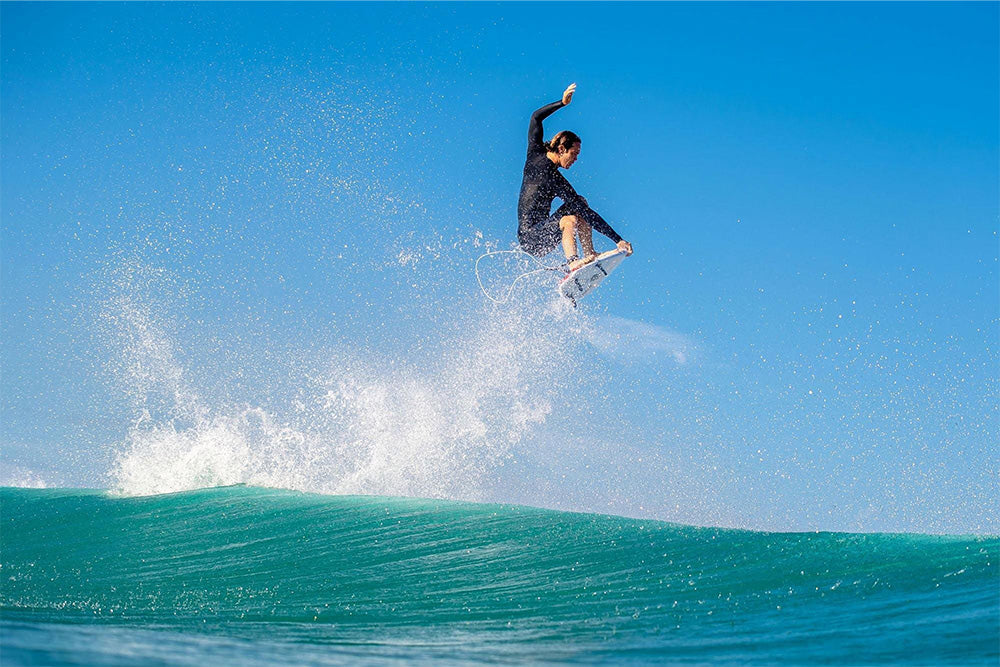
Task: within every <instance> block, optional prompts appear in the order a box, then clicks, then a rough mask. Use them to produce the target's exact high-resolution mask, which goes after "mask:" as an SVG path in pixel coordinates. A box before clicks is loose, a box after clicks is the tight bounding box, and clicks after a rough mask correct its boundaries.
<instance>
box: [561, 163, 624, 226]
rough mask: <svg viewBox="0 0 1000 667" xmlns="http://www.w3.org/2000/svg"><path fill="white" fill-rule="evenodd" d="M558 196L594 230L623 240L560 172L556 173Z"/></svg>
mask: <svg viewBox="0 0 1000 667" xmlns="http://www.w3.org/2000/svg"><path fill="white" fill-rule="evenodd" d="M556 181H557V183H556V196H557V197H559V198H560V199H562V200H563V201H564V202H566V204H567V205H568V206H569V208H570V210H573V211H578V212H579V215H580V216H581V217H582V218H583V219H584V220H586V221H587V223H588V224H589V225H590V226H591V227H593V228H594V231H597V232H600V233H601V234H604V235H605V236H607V237H608V238H609V239H611V240H612V241H614V242H615V243H618V242H619V241H621V240H622V237H621V236H620V235H619V234H618V232H616V231H615V230H614V229H612V228H611V225H609V224H608V222H607V220H605V219H604V218H602V217H601V216H600V214H599V213H598V212H597V211H595V210H594V209H592V208H590V206H588V205H587V202H585V201H584V200H583V197H581V196H580V195H579V194H577V192H576V190H575V189H574V188H573V186H572V185H570V182H569V181H567V180H566V177H565V176H563V175H562V174H560V173H556Z"/></svg>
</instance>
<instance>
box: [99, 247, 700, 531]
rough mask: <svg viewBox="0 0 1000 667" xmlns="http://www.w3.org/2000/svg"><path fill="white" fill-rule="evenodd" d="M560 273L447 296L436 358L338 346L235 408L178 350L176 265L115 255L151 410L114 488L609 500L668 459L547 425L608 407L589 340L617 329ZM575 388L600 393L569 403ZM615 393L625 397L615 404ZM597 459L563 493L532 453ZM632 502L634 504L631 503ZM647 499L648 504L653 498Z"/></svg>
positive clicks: (121, 308)
mask: <svg viewBox="0 0 1000 667" xmlns="http://www.w3.org/2000/svg"><path fill="white" fill-rule="evenodd" d="M549 282H551V280H549V281H546V280H545V279H544V278H542V279H540V280H539V281H536V282H535V283H531V284H529V285H527V286H526V287H525V288H524V289H523V291H521V292H520V293H519V298H518V299H517V301H516V302H513V303H512V304H510V305H507V306H504V307H494V306H492V305H490V304H488V303H486V302H485V300H483V299H481V297H479V295H476V294H473V295H472V296H471V297H470V298H468V299H466V300H465V301H463V302H457V303H453V304H447V303H443V304H440V307H441V308H442V310H444V309H446V308H447V312H448V315H449V318H450V319H451V325H450V326H449V327H448V328H447V329H443V331H441V332H440V337H439V338H437V339H436V340H435V339H433V337H432V338H431V340H430V341H429V342H428V341H424V344H427V345H431V346H433V351H431V353H429V354H422V355H421V354H419V353H414V352H412V351H411V350H408V349H407V348H406V346H405V344H401V345H400V347H399V349H398V350H397V351H396V353H395V355H394V356H389V357H387V356H384V355H381V354H379V353H376V352H372V351H366V350H365V349H363V348H355V349H352V350H343V349H342V350H337V351H325V352H323V353H320V354H316V355H312V357H311V358H310V362H309V363H307V364H306V365H305V368H304V370H296V369H295V368H294V365H293V364H289V365H287V366H284V367H281V366H275V367H273V368H268V370H267V372H269V373H286V374H295V375H294V377H291V378H290V380H291V381H290V382H289V383H286V384H285V386H286V387H287V386H290V387H294V389H292V390H285V392H284V393H283V394H282V395H280V396H278V397H277V398H275V397H273V396H266V395H260V396H258V400H257V401H256V402H253V403H243V404H234V403H232V402H230V401H226V400H219V399H209V398H206V396H208V395H211V394H213V393H214V392H213V391H212V390H211V388H204V387H197V388H196V387H195V383H194V381H192V379H191V377H190V376H191V373H190V372H189V371H188V369H186V368H185V367H184V366H183V365H182V363H181V361H180V360H179V355H178V353H177V349H176V348H177V345H176V343H175V342H174V340H173V338H172V337H171V335H170V334H169V333H168V331H167V328H166V324H164V322H166V321H169V320H170V319H172V318H173V316H175V315H176V313H164V312H162V309H167V308H180V309H181V310H183V304H179V303H177V299H176V297H174V298H173V301H174V303H173V304H172V305H168V304H167V303H165V301H166V300H164V299H160V300H158V299H157V298H156V297H155V296H154V294H156V293H158V292H159V291H160V288H169V287H170V286H171V285H173V281H172V280H170V278H169V276H165V275H164V274H163V272H162V271H158V270H153V269H150V268H149V267H147V266H144V265H141V264H137V263H134V262H128V263H125V264H123V265H119V266H116V267H114V268H113V269H112V271H111V272H110V275H109V283H110V284H112V285H114V289H113V290H111V294H110V298H109V299H108V300H107V302H106V303H105V304H104V308H105V311H104V322H105V323H107V324H109V325H110V327H109V328H108V329H107V331H106V333H107V334H108V335H109V336H110V338H111V340H113V341H114V342H115V345H116V346H117V348H118V352H119V353H118V354H116V355H114V356H113V358H114V364H113V367H114V370H115V373H116V375H117V377H118V380H119V382H120V386H121V388H122V389H123V390H125V391H126V393H127V394H128V396H129V397H130V403H131V404H132V405H133V406H134V408H135V410H136V411H137V413H136V414H137V416H136V420H135V422H134V423H133V425H132V426H131V427H130V428H129V430H128V434H127V437H126V439H125V441H124V442H123V443H122V444H121V445H120V446H119V448H118V452H117V455H116V458H115V462H114V465H113V468H112V470H111V472H110V478H111V484H112V487H113V488H114V489H115V490H117V491H119V492H121V493H124V494H128V495H146V494H157V493H168V492H175V491H182V490H189V489H195V488H200V487H208V486H220V485H231V484H237V483H244V484H251V485H258V486H270V487H280V488H288V489H296V490H302V491H312V492H319V493H332V494H373V495H401V496H423V497H437V498H453V499H470V500H513V499H516V500H519V501H523V502H529V503H530V502H534V503H535V504H548V505H568V506H569V507H571V508H572V507H577V508H581V507H588V506H589V507H590V508H591V509H596V508H604V509H606V506H607V503H608V502H609V500H613V499H614V498H615V497H619V498H620V497H621V496H622V495H630V491H629V490H628V489H627V488H623V485H624V486H627V484H628V481H627V480H626V477H627V476H628V475H627V473H628V468H629V467H633V468H635V471H637V472H642V471H643V469H644V468H645V466H647V465H648V463H649V462H650V461H653V460H655V459H656V458H657V457H656V454H655V452H647V453H646V455H645V459H643V455H642V454H638V455H637V456H636V457H634V458H631V459H630V458H629V457H627V456H623V455H622V454H623V448H622V447H621V446H620V445H617V444H616V445H615V446H614V447H609V446H607V445H605V447H607V449H604V451H601V450H602V447H601V446H600V445H598V446H596V447H595V446H594V444H593V443H590V444H588V443H586V442H572V443H570V445H569V446H567V445H566V443H564V442H563V441H565V440H572V439H573V438H572V431H570V432H568V433H564V435H563V437H562V438H559V437H558V436H557V437H556V438H554V439H553V438H552V437H551V435H550V434H547V433H544V431H542V429H544V427H545V425H546V421H547V420H549V419H550V417H551V416H552V413H553V412H554V411H556V412H561V413H568V414H572V415H574V416H578V415H579V413H580V412H587V413H589V414H591V415H593V414H594V404H591V403H590V402H589V395H590V394H591V392H592V388H593V387H594V386H603V385H602V382H603V381H602V374H601V373H600V372H599V369H598V368H595V367H593V366H592V365H589V364H587V363H584V362H585V361H586V360H587V358H588V354H582V353H581V350H584V351H585V349H586V347H587V342H588V341H593V339H594V337H595V335H596V334H595V332H597V331H599V330H600V329H601V327H602V326H606V323H602V322H601V321H600V320H599V319H595V318H593V317H590V316H588V315H586V314H584V313H583V312H581V311H574V310H572V309H571V308H570V307H569V305H568V303H567V302H565V301H561V300H559V299H558V297H557V296H556V295H555V291H554V289H552V287H551V285H550V284H549ZM167 291H170V289H167ZM158 315H159V317H158ZM161 320H162V321H161ZM643 333H645V331H644V332H643ZM300 368H301V367H300ZM202 375H203V376H204V375H205V374H204V373H203V374H202ZM209 375H210V374H209ZM605 388H606V387H605ZM289 394H290V395H289ZM574 397H580V398H582V399H584V400H585V401H587V403H585V404H583V405H577V406H575V407H572V408H568V407H567V406H568V405H571V404H572V403H573V399H574ZM605 403H606V407H607V408H608V409H613V408H614V403H615V401H611V402H605ZM587 406H589V407H587ZM612 417H613V416H612V415H611V414H598V415H596V419H599V420H611V419H612ZM591 418H592V419H594V418H595V417H591ZM564 421H565V420H564V419H560V420H557V422H558V423H559V424H562V423H564ZM559 427H560V428H561V426H559ZM540 431H541V432H540ZM525 450H528V452H527V453H526V451H525ZM539 450H541V451H539ZM583 450H587V451H583ZM624 451H625V452H627V448H625V450H624ZM587 456H590V457H592V458H593V457H601V458H603V459H604V460H602V461H601V463H600V465H595V466H594V469H593V470H592V472H591V473H590V475H589V478H587V477H584V478H577V479H576V480H575V482H576V483H579V482H583V483H584V485H585V486H586V488H587V489H588V492H589V494H590V497H589V498H588V497H586V496H584V497H576V498H572V499H568V498H567V497H566V496H567V495H572V494H563V495H562V497H561V498H560V494H559V493H558V492H557V490H556V489H558V487H560V486H562V485H567V486H572V484H567V482H565V481H561V483H560V480H553V479H552V474H553V473H552V472H551V471H548V470H545V469H543V468H540V467H539V466H538V465H537V464H534V465H533V464H531V462H530V459H532V458H534V459H545V458H547V457H548V458H555V459H557V461H556V462H557V463H558V460H559V459H562V460H567V461H568V460H571V459H574V458H577V459H578V458H580V457H584V458H586V457H587ZM549 463H550V464H551V463H553V462H552V461H549ZM595 463H596V461H595ZM505 467H506V468H507V469H509V470H511V471H512V472H511V473H509V474H508V473H507V472H506V471H505ZM525 474H528V476H529V477H532V476H533V479H524V478H523V476H524V475H525ZM608 475H612V476H614V477H615V478H617V479H608V478H607V476H608ZM517 477H521V479H520V480H517V479H516V478H517ZM563 477H565V472H564V474H563ZM636 481H637V480H636ZM685 486H687V487H689V486H690V483H688V484H686V485H683V484H681V485H678V488H682V487H685ZM553 487H555V488H553ZM633 491H637V489H636V490H633ZM641 493H642V494H649V493H650V489H649V488H648V487H645V486H644V487H643V488H642V491H641ZM691 507H692V509H696V508H698V507H700V504H698V503H695V504H692V505H691ZM618 509H619V511H627V510H628V505H627V503H626V504H625V505H621V506H619V507H618ZM636 510H639V511H643V510H642V503H641V502H639V503H638V505H637V506H636V508H634V509H633V511H636ZM688 517H689V518H693V516H692V515H690V514H689V515H688ZM700 518H702V519H705V518H706V517H700Z"/></svg>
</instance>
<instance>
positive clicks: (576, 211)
mask: <svg viewBox="0 0 1000 667" xmlns="http://www.w3.org/2000/svg"><path fill="white" fill-rule="evenodd" d="M575 92H576V84H575V83H572V84H570V85H569V87H568V88H566V90H565V92H563V95H562V99H561V100H559V101H558V102H553V103H552V104H546V105H545V106H543V107H542V108H541V109H538V110H536V111H535V113H533V114H531V123H530V124H529V125H528V157H527V159H526V160H525V162H524V179H523V180H522V181H521V195H520V199H519V200H518V204H517V218H518V227H517V240H518V243H520V244H521V247H522V248H523V249H524V250H526V251H527V252H529V253H531V254H532V255H535V256H536V257H542V256H543V255H547V254H548V253H550V252H552V251H553V250H555V249H556V247H557V246H559V244H560V243H562V247H563V252H564V253H566V263H567V266H568V268H569V269H570V270H571V271H572V270H574V269H577V268H579V267H581V266H583V265H584V264H587V263H589V262H592V261H594V259H595V258H596V257H597V253H595V252H594V238H593V230H595V229H596V230H597V231H598V232H600V233H601V234H604V235H605V236H607V237H608V238H609V239H611V240H612V241H614V242H615V243H616V244H618V250H620V251H621V252H624V253H625V254H626V255H631V254H632V244H631V243H629V242H628V241H625V240H623V239H622V237H621V236H620V235H619V234H618V233H617V232H616V231H615V230H614V229H612V228H611V225H609V224H608V223H607V222H606V221H605V220H604V218H602V217H601V216H600V215H598V214H597V212H596V211H594V209H592V208H590V206H589V205H588V204H587V200H586V199H584V198H583V197H581V196H580V195H578V194H577V192H576V190H574V189H573V186H572V185H570V184H569V181H567V180H566V177H565V176H563V175H562V174H560V173H559V170H560V169H569V168H570V167H572V166H573V163H574V162H576V160H577V158H578V157H580V146H581V141H580V137H579V136H577V135H576V134H575V133H573V132H570V131H569V130H563V131H562V132H559V133H557V134H556V135H555V136H554V137H552V139H551V140H550V141H548V142H546V141H545V140H544V138H543V135H542V121H543V120H545V119H546V118H548V117H549V116H550V115H552V114H553V113H554V112H556V111H558V110H559V109H561V108H563V107H564V106H566V105H568V104H569V103H570V102H571V101H572V100H573V93H575ZM556 197H558V198H559V199H561V200H562V202H563V203H562V205H561V206H560V207H559V208H557V209H556V211H555V213H551V214H550V213H549V211H550V210H551V208H552V200H553V199H555V198H556ZM577 238H579V239H580V248H581V250H582V252H583V256H582V257H581V256H580V253H579V252H578V251H577V245H576V240H577Z"/></svg>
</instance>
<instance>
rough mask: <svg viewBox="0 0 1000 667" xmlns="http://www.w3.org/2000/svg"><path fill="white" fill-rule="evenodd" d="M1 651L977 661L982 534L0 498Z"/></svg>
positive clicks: (986, 561)
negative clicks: (744, 527) (774, 529)
mask: <svg viewBox="0 0 1000 667" xmlns="http://www.w3.org/2000/svg"><path fill="white" fill-rule="evenodd" d="M0 500H2V527H3V528H2V533H0V539H2V567H3V569H2V588H0V603H2V622H0V628H2V660H3V664H4V665H21V664H47V665H58V664H88V665H100V664H137V663H147V664H148V663H155V664H164V663H166V664H206V663H214V664H237V663H238V664H276V663H282V664H353V663H356V662H357V661H359V660H364V661H366V662H368V663H382V662H385V663H398V662H407V663H425V664H455V663H465V662H484V661H498V662H532V663H547V662H588V663H589V662H594V663H608V664H612V663H613V664H623V663H637V664H638V663H657V664H663V663H675V664H713V665H718V664H722V665H726V664H732V665H736V664H778V663H780V664H783V665H794V664H802V665H806V664H817V663H823V664H922V665H944V664H956V665H959V664H960V665H977V664H981V665H995V664H997V660H998V658H1000V655H998V645H1000V631H998V626H1000V592H998V582H1000V569H998V559H1000V540H998V539H997V538H995V537H981V536H980V537H975V536H963V537H953V536H928V535H910V534H899V535H884V534H845V533H760V532H749V531H739V530H727V529H717V528H697V527H691V526H683V525H676V524H670V523H663V522H659V521H651V520H635V519H625V518H620V517H614V516H606V515H595V514H574V513H563V512H555V511H551V510H544V509H536V508H529V507H520V506H506V505H480V504H469V503H459V502H453V501H439V500H413V499H398V498H376V497H357V496H320V495H311V494H303V493H296V492H290V491H280V490H273V489H263V488H253V487H242V486H237V487H224V488H213V489H207V490H201V491H190V492H184V493H178V494H170V495H160V496H150V497H141V498H136V497H131V498H130V497H116V496H112V495H109V494H107V493H105V492H101V491H89V490H77V489H14V488H4V489H2V491H0Z"/></svg>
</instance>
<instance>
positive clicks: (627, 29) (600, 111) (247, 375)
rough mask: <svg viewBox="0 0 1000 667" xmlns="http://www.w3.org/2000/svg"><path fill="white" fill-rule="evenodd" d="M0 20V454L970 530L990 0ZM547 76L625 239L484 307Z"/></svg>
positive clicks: (134, 468) (640, 510)
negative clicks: (604, 253)
mask: <svg viewBox="0 0 1000 667" xmlns="http://www.w3.org/2000/svg"><path fill="white" fill-rule="evenodd" d="M0 12H2V17H0V18H2V21H0V24H2V25H0V30H2V44H0V49H2V63H0V67H2V69H0V78H2V88H0V105H2V106H0V111H2V119H0V120H2V127H0V132H2V172H0V177H2V200H0V205H2V236H0V279H2V283H0V290H2V293H0V327H2V329H0V331H2V338H3V340H2V427H0V428H2V431H0V457H2V463H3V468H2V471H0V472H2V473H3V479H0V482H4V483H18V484H27V483H46V484H49V485H87V486H101V487H106V486H110V487H115V488H125V489H126V490H132V491H136V492H143V491H149V490H172V489H175V488H182V487H185V486H190V485H192V484H197V483H232V482H247V483H274V484H278V485H288V486H292V487H294V488H303V489H308V490H318V491H333V492H365V493H367V492H370V493H401V494H416V495H439V496H446V497H461V498H472V499H479V500H498V501H510V502H525V503H528V504H536V505H546V506H552V507H564V508H568V509H585V510H598V511H609V512H616V513H622V514H630V515H641V516H655V517H659V518H664V519H671V520H678V521H687V522H694V523H716V524H725V525H741V526H749V527H761V528H775V529H802V528H831V529H842V530H855V529H860V530H921V531H951V532H961V531H980V532H982V531H991V532H998V531H1000V522H998V519H997V516H998V515H1000V513H998V512H997V509H998V508H997V505H998V489H997V483H998V482H997V479H998V455H997V451H998V450H997V443H998V442H1000V423H998V420H1000V416H998V407H997V405H998V391H997V378H998V376H1000V357H998V348H997V344H998V318H1000V288H998V273H997V271H998V266H997V257H998V238H997V233H998V198H1000V195H998V176H1000V174H998V121H997V119H998V117H1000V108H998V88H1000V85H998V60H1000V53H998V36H997V34H998V30H997V25H998V5H997V4H996V3H970V4H963V3H947V4H938V3H915V4H909V3H885V4H883V3H871V4H869V3H844V4H826V3H806V4H793V3H778V4H770V3H753V4H727V3H708V4H682V3H669V4H657V3H639V4H626V3H616V4H604V3H586V4H574V3H556V4H529V3H511V4H487V3H476V4H457V3H446V4H433V5H423V4H409V3H392V4H377V3H364V4H322V3H305V4H270V3H252V4H237V3H220V4H208V3H198V4H183V3H171V4H164V5H160V4H152V3H134V4H121V3H114V4H87V3H55V4H41V3H10V2H4V3H3V4H2V5H0ZM571 82H576V83H577V84H578V92H577V95H576V97H575V99H574V101H573V104H572V105H571V106H570V107H568V108H566V109H563V110H561V111H559V112H558V113H557V114H556V115H554V116H552V117H551V118H550V119H549V120H548V121H547V122H546V134H547V135H549V136H551V135H552V134H553V133H554V132H555V131H557V130H559V129H573V130H574V131H576V132H577V133H578V134H579V135H581V136H582V138H583V151H582V154H581V157H580V160H579V161H578V162H577V163H576V164H575V165H574V166H573V168H572V169H571V170H569V171H568V172H564V173H566V175H567V176H568V178H569V179H570V180H571V182H572V183H573V184H574V185H575V186H576V188H577V190H578V191H579V192H580V193H581V194H583V195H584V196H585V197H587V199H588V200H589V202H590V204H591V205H592V206H593V207H594V208H595V209H597V210H598V211H600V212H601V213H602V214H603V215H604V217H605V218H606V219H607V220H608V221H609V222H610V223H611V224H612V225H613V226H614V227H615V228H616V229H617V230H618V231H619V233H621V234H622V235H623V236H624V237H625V238H626V239H628V240H629V241H631V242H632V243H633V245H634V247H635V255H634V256H633V257H632V258H631V259H629V260H628V261H627V262H626V263H625V264H624V265H623V266H622V268H621V269H620V270H619V272H618V273H616V274H615V275H614V276H613V278H611V279H609V280H608V281H607V282H606V283H605V285H604V286H602V287H601V289H600V290H598V292H596V293H595V294H594V295H593V296H592V297H588V300H587V301H586V302H585V303H583V304H582V305H581V308H580V309H579V310H578V311H577V312H574V313H567V312H564V311H563V310H560V309H559V308H558V307H557V306H556V305H554V304H553V301H552V299H553V294H554V290H552V284H551V280H550V277H543V278H540V279H538V280H534V279H532V280H527V281H523V282H522V283H521V284H520V285H519V286H518V287H517V290H516V291H515V298H514V299H513V300H512V302H511V303H510V304H507V305H505V306H502V307H496V306H493V305H492V304H490V303H489V302H487V301H486V299H485V298H484V297H483V295H482V294H481V293H480V292H479V288H478V286H477V283H476V278H475V274H474V272H473V265H474V262H475V260H476V258H477V257H478V256H479V255H480V254H482V253H483V252H485V250H486V249H490V248H501V249H506V248H509V247H511V243H512V242H513V241H514V238H515V230H516V198H517V192H518V187H519V184H520V176H521V173H520V170H521V167H522V164H523V159H524V149H525V134H526V129H527V122H528V117H529V115H530V113H531V111H532V110H534V109H535V108H537V107H539V106H541V105H542V104H545V103H547V102H551V101H553V100H555V99H557V98H558V97H559V96H560V94H561V92H562V90H563V89H564V88H565V87H566V85H567V84H569V83H571ZM601 243H605V244H607V245H605V246H603V247H610V242H608V241H607V240H606V239H601V240H599V241H598V244H599V246H600V244H601ZM483 264H484V265H486V266H485V273H487V274H488V275H487V282H488V283H489V284H490V285H491V286H495V287H498V288H502V287H503V286H505V285H506V284H509V283H510V281H511V280H513V278H515V277H516V276H517V275H518V273H519V271H520V270H521V269H520V268H519V264H518V262H517V261H516V260H511V259H507V260H504V259H502V258H495V257H491V258H488V259H486V260H484V262H483ZM289 443H292V444H289ZM372 443H376V444H372ZM333 459H336V461H337V462H336V464H334V463H332V462H331V461H332V460H333ZM247 461H251V462H252V464H248V463H246V462H247ZM171 466H178V468H179V469H178V470H173V468H171ZM164 470H170V471H171V472H169V473H166V472H163V471H164ZM192 470H193V471H194V472H190V471H192ZM154 473H155V474H154ZM156 475H159V477H157V476H156ZM151 476H152V477H151ZM153 477H155V478H156V480H158V481H157V482H156V483H153V482H151V481H150V479H152V478H153ZM446 479H447V480H448V481H447V482H446V481H442V480H446ZM137 480H138V481H137ZM130 485H131V486H130Z"/></svg>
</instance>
